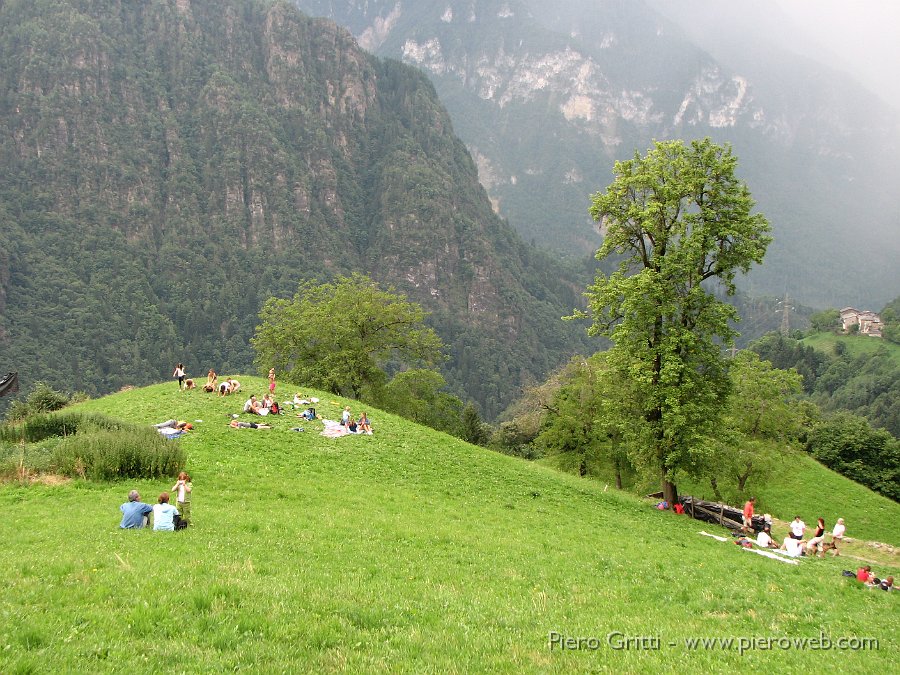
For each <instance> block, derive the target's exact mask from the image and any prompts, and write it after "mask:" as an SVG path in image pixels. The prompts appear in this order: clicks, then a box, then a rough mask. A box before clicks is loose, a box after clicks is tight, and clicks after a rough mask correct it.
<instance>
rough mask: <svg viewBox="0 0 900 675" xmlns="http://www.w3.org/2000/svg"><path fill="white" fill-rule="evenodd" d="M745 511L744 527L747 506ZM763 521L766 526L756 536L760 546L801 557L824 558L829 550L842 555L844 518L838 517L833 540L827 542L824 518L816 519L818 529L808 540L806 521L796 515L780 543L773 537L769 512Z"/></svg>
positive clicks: (793, 556)
mask: <svg viewBox="0 0 900 675" xmlns="http://www.w3.org/2000/svg"><path fill="white" fill-rule="evenodd" d="M744 513H745V521H744V527H745V528H746V527H747V522H746V521H747V518H746V507H745V511H744ZM763 522H764V523H765V526H764V527H763V529H762V530H761V531H760V532H759V534H758V535H757V536H756V542H755V543H756V545H757V546H759V547H760V548H771V549H777V550H780V551H783V552H784V553H785V554H786V555H788V556H790V557H791V558H799V557H801V556H819V557H820V558H824V557H825V553H826V552H827V551H832V552H833V553H834V555H840V552H839V551H838V544H839V543H841V542H842V541H843V539H844V532H845V531H846V527H845V525H844V519H843V518H838V520H837V524H835V526H834V529H833V530H832V531H831V541H829V542H826V541H825V536H826V528H825V519H824V518H817V519H816V529H815V530H814V532H813V536H812V537H810V538H809V540H806V539H804V535H805V532H806V523H804V522H803V520H802V519H801V518H800V516H796V517H795V518H794V520H792V521H791V523H790V526H789V527H790V532H789V533H788V535H787V536H786V537H785V538H784V541H783V542H782V543H781V544H780V545H779V544H778V542H777V541H775V540H774V539H773V538H772V516H770V515H769V514H768V513H767V514H765V515H764V516H763Z"/></svg>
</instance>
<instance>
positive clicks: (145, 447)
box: [0, 411, 185, 480]
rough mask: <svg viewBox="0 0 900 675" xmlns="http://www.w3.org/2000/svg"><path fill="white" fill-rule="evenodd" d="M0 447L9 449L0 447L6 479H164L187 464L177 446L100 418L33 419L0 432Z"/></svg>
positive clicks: (0, 470) (68, 414)
mask: <svg viewBox="0 0 900 675" xmlns="http://www.w3.org/2000/svg"><path fill="white" fill-rule="evenodd" d="M0 443H6V444H9V446H8V447H0V476H3V477H12V476H21V475H24V474H26V473H36V472H55V473H58V474H61V475H64V476H71V477H81V478H91V479H95V480H112V479H116V478H161V477H165V476H171V475H174V474H177V473H178V472H179V471H181V469H183V468H184V464H185V456H184V452H183V451H182V449H181V446H180V444H179V443H178V442H177V441H171V440H168V439H166V438H163V437H162V436H160V435H159V434H158V433H157V432H156V430H155V429H152V428H148V427H144V426H136V425H134V424H130V423H127V422H121V421H119V420H115V419H112V418H111V417H106V416H105V415H100V414H96V413H90V414H88V413H78V412H71V411H67V412H62V413H56V414H41V415H32V416H30V417H28V418H27V419H26V420H25V421H24V422H22V423H19V424H15V425H12V424H6V425H3V426H0ZM37 443H40V444H41V445H40V446H38V445H32V444H37Z"/></svg>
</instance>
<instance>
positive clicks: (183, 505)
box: [172, 471, 194, 520]
mask: <svg viewBox="0 0 900 675" xmlns="http://www.w3.org/2000/svg"><path fill="white" fill-rule="evenodd" d="M193 489H194V485H193V483H191V477H190V476H189V475H188V474H187V472H186V471H182V472H181V473H180V474H178V482H177V483H175V485H173V486H172V492H174V493H175V495H176V496H175V503H176V505H177V507H178V513H180V514H181V517H182V518H183V519H184V520H190V519H191V491H192V490H193Z"/></svg>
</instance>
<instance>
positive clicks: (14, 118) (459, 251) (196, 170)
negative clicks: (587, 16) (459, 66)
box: [0, 0, 583, 416]
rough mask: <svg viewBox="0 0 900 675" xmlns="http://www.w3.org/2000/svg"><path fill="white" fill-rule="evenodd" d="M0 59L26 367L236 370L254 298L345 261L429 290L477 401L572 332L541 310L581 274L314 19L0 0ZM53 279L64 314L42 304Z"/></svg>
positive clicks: (11, 303)
mask: <svg viewBox="0 0 900 675" xmlns="http://www.w3.org/2000/svg"><path fill="white" fill-rule="evenodd" d="M0 63H2V68H0V78H2V80H0V85H2V92H0V125H2V127H3V130H4V134H3V140H2V141H0V152H2V162H3V166H4V173H3V176H2V178H0V200H2V201H0V219H3V220H4V222H8V223H9V229H6V232H12V231H13V230H12V228H13V227H14V226H15V227H17V228H19V227H20V228H21V232H20V234H19V235H16V236H15V237H12V236H10V237H8V239H9V242H10V247H8V248H5V250H4V252H3V254H0V300H2V299H3V298H5V300H6V307H5V309H4V308H3V307H2V306H0V330H3V331H5V332H6V339H5V342H4V343H3V347H4V352H5V353H7V354H9V355H10V360H11V361H14V362H16V363H17V367H18V368H19V370H21V371H23V374H24V372H25V371H26V370H27V371H28V375H27V376H25V377H23V384H25V385H26V386H27V384H28V381H29V379H30V380H32V381H33V380H34V379H45V380H48V381H50V382H64V383H66V384H65V386H68V387H75V388H83V389H87V390H89V391H91V392H94V393H96V392H98V391H108V390H109V389H111V388H116V387H118V386H121V385H123V384H139V383H143V382H147V381H153V380H155V379H158V378H159V377H160V376H163V377H164V376H166V375H167V374H168V373H167V372H165V371H169V370H170V364H169V361H173V362H175V361H185V362H187V363H188V365H189V367H190V368H193V369H194V370H195V371H196V370H202V371H203V372H205V370H206V369H207V368H208V367H210V366H214V367H216V368H217V369H218V370H219V371H220V372H224V371H225V370H227V369H248V368H250V367H251V360H252V353H251V352H250V350H249V346H248V343H247V342H248V339H249V337H250V336H251V335H252V332H253V328H254V325H255V322H256V312H257V311H258V308H259V306H260V304H261V302H262V301H263V300H264V299H265V298H266V297H268V296H270V295H280V296H287V295H291V294H292V293H293V292H294V290H296V283H297V281H298V280H301V279H307V278H313V277H318V278H320V279H322V278H325V277H327V276H328V275H331V274H336V273H349V272H351V271H362V272H366V273H369V274H370V275H372V276H373V277H374V278H376V279H378V280H380V281H382V282H385V283H388V284H393V285H395V286H396V287H397V288H398V289H399V290H402V291H405V292H406V293H408V294H409V295H410V297H411V298H412V299H414V300H416V301H419V302H421V303H422V304H424V305H425V306H426V307H427V308H429V309H431V310H432V311H433V312H434V316H433V321H434V323H435V325H436V326H438V327H439V328H440V330H441V334H442V337H443V338H444V340H445V342H447V344H448V347H449V349H450V351H451V356H452V358H451V360H450V362H449V365H448V367H447V370H446V374H447V376H448V379H449V380H450V381H451V382H452V384H453V386H454V387H455V388H456V390H457V391H459V392H460V393H463V394H464V395H468V397H471V398H473V399H476V400H478V401H479V402H480V403H481V404H482V409H483V411H484V412H485V414H487V415H488V416H493V415H495V414H496V413H497V412H499V411H500V410H501V409H502V407H503V406H504V405H505V402H504V401H505V399H507V398H509V397H511V396H512V395H513V392H515V391H516V390H517V388H518V387H519V386H520V385H521V382H522V381H524V380H525V379H527V378H529V377H539V376H540V375H541V374H542V373H543V372H545V371H546V369H547V368H549V367H552V366H553V365H555V364H556V363H558V362H559V361H560V360H562V359H564V358H565V357H566V356H567V355H568V354H569V353H570V352H571V351H572V350H573V349H574V348H575V347H576V345H578V344H580V343H581V341H582V339H583V338H581V337H580V336H579V330H580V329H578V328H577V327H574V326H572V327H571V328H569V327H566V328H560V329H551V330H549V331H548V330H546V329H545V328H544V326H545V324H548V323H551V322H552V323H558V320H559V316H561V315H562V314H564V313H566V312H567V311H570V309H571V307H572V306H573V304H575V303H577V302H578V297H579V293H580V290H581V288H582V285H581V284H582V283H583V281H578V282H574V281H571V280H569V281H567V280H566V279H567V276H566V274H564V273H561V272H560V268H559V267H558V266H556V265H554V264H552V263H551V262H550V261H549V259H547V258H546V257H543V256H541V255H540V254H538V253H537V252H535V251H534V250H533V249H531V248H529V247H528V246H525V245H524V244H523V243H522V242H521V241H520V240H519V238H518V237H517V236H516V234H515V233H514V232H513V231H512V230H511V229H510V228H509V227H508V226H507V225H506V224H504V223H503V222H502V221H501V220H499V219H498V218H497V217H496V216H495V215H494V213H493V212H492V211H491V207H490V203H489V201H488V200H487V197H486V195H485V193H484V191H483V189H482V187H481V186H480V185H479V183H478V178H477V173H476V169H475V165H474V164H473V162H472V160H471V159H470V157H469V155H468V154H467V152H466V150H465V147H464V146H463V144H462V143H461V142H460V141H459V140H458V139H456V137H455V136H454V135H453V132H452V127H451V124H450V121H449V118H448V116H447V113H446V111H445V110H444V108H443V107H442V106H441V104H440V103H439V101H438V100H437V98H436V96H435V92H434V90H433V88H432V86H431V85H430V84H429V83H428V82H427V80H426V79H425V78H424V77H423V76H422V75H421V74H419V73H418V72H416V71H414V70H413V69H411V68H409V67H407V66H404V65H402V64H399V63H396V62H382V61H379V60H377V59H376V58H374V57H372V56H371V55H369V54H367V53H366V52H364V51H362V50H361V49H360V48H359V47H358V46H357V45H356V42H355V40H354V39H353V37H352V36H351V35H350V34H349V33H347V32H346V31H345V30H344V29H342V28H338V27H337V26H336V25H334V24H333V23H331V22H329V21H323V20H310V19H308V18H307V17H305V16H303V15H302V14H300V13H299V12H298V11H296V9H295V8H293V7H292V6H291V5H289V4H287V3H284V2H275V3H271V4H267V3H243V2H238V1H234V2H213V1H212V0H178V1H175V0H167V1H163V0H160V1H158V2H149V3H118V2H114V1H112V0H108V1H101V0H96V1H93V2H63V1H56V2H54V1H50V2H45V3H42V4H41V7H34V6H32V5H30V4H29V3H15V4H11V3H7V4H5V5H4V4H0ZM4 236H6V235H4ZM2 241H3V240H2V239H0V242H2ZM12 242H17V244H16V248H15V249H13V248H11V246H12ZM112 261H116V262H115V264H111V262H112ZM61 296H65V297H66V300H65V305H70V306H72V307H73V309H74V314H77V315H78V316H79V318H78V320H71V321H62V320H59V319H58V318H56V317H55V316H54V314H55V313H56V312H58V311H60V304H59V303H60V298H61ZM91 317H93V322H92V320H91ZM97 326H101V327H102V330H99V329H98V328H97ZM104 333H106V334H108V335H107V337H105V338H104V337H103V334H104ZM135 334H137V335H138V339H137V340H135ZM0 339H2V338H0ZM112 345H115V346H114V347H112ZM487 345H490V346H487ZM67 348H68V349H70V350H72V351H74V352H77V357H76V356H73V357H72V358H70V359H66V358H65V356H64V355H65V354H66V351H67ZM99 352H102V355H101V354H100V353H99ZM464 353H465V355H466V359H465V364H462V362H461V357H462V355H463V354H464ZM49 354H54V356H53V358H50V357H49ZM60 357H61V358H60ZM511 370H512V371H513V374H512V375H510V374H509V373H510V371H511Z"/></svg>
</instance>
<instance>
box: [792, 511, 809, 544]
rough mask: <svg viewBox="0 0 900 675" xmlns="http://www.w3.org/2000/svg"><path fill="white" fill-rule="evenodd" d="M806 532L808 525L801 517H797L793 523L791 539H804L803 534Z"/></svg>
mask: <svg viewBox="0 0 900 675" xmlns="http://www.w3.org/2000/svg"><path fill="white" fill-rule="evenodd" d="M804 532H806V523H804V522H803V521H802V520H800V516H795V517H794V519H793V520H792V521H791V537H792V538H793V539H797V540H800V539H803V533H804Z"/></svg>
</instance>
